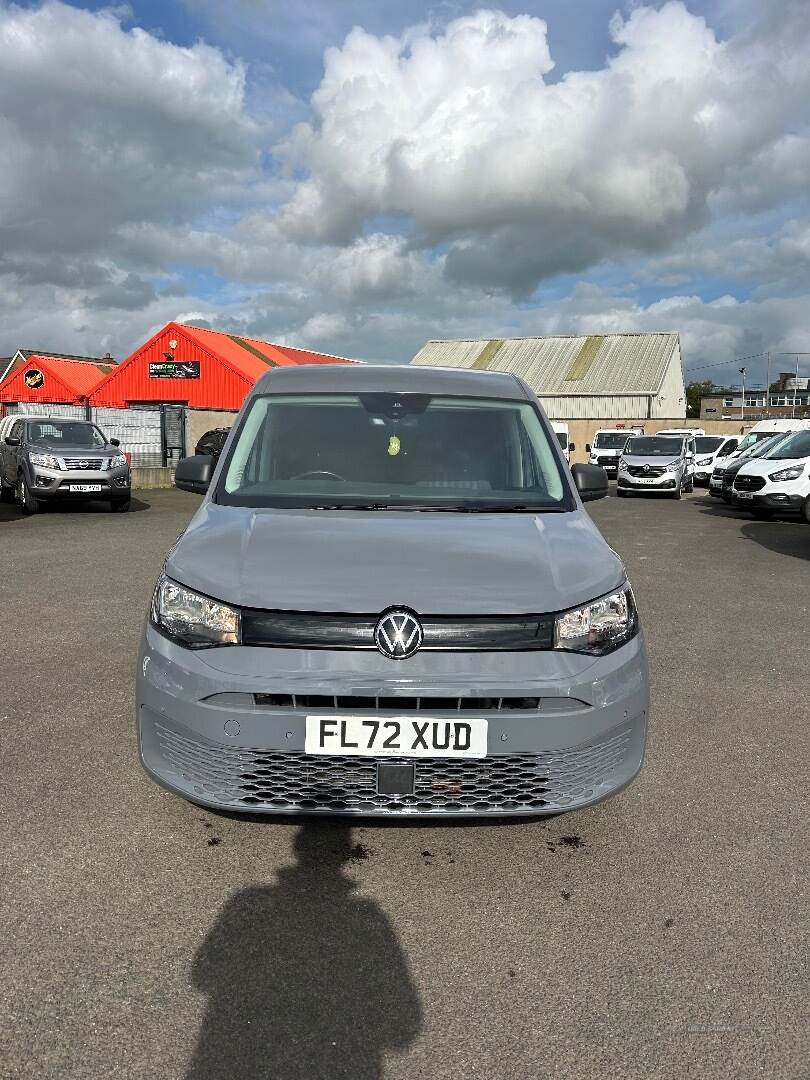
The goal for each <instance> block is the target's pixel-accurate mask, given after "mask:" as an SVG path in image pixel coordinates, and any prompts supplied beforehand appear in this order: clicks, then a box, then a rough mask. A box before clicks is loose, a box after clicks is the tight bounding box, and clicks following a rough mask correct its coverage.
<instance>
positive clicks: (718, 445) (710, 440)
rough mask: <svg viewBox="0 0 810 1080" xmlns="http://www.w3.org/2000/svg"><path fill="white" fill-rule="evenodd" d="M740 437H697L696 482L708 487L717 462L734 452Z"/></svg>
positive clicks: (699, 485)
mask: <svg viewBox="0 0 810 1080" xmlns="http://www.w3.org/2000/svg"><path fill="white" fill-rule="evenodd" d="M739 441H740V440H739V439H738V438H736V437H729V436H727V435H698V437H697V438H696V439H695V483H696V484H697V485H698V487H708V486H709V482H710V480H711V476H712V473H713V472H714V466H715V463H716V462H717V461H718V460H719V459H720V458H727V457H728V456H729V455H730V454H733V453H734V451H735V450H736V449H737V445H738V444H739Z"/></svg>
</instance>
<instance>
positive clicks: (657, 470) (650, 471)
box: [627, 465, 667, 476]
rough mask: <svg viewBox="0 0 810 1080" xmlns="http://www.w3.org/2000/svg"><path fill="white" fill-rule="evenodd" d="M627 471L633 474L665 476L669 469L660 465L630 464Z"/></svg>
mask: <svg viewBox="0 0 810 1080" xmlns="http://www.w3.org/2000/svg"><path fill="white" fill-rule="evenodd" d="M627 471H628V472H629V473H630V475H631V476H663V475H664V473H665V472H666V471H667V470H666V469H664V468H662V466H660V465H650V466H647V465H628V466H627Z"/></svg>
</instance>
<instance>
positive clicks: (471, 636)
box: [242, 609, 554, 652]
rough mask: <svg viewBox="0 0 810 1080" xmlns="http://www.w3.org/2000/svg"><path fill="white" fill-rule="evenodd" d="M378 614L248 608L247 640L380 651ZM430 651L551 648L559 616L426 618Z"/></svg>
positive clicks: (422, 618)
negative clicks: (377, 632)
mask: <svg viewBox="0 0 810 1080" xmlns="http://www.w3.org/2000/svg"><path fill="white" fill-rule="evenodd" d="M379 618H380V614H379V612H377V613H376V614H373V615H335V614H333V613H332V612H321V611H256V610H249V609H247V610H243V611H242V644H243V645H263V646H266V647H269V648H280V649H375V648H376V646H375V644H374V627H375V626H376V625H377V622H378V620H379ZM420 622H421V623H422V635H423V636H422V645H421V649H422V651H424V650H425V649H428V650H437V649H446V650H454V651H474V650H478V649H481V650H487V651H493V652H497V651H500V650H507V651H509V652H519V651H525V650H531V649H551V648H552V647H553V645H554V615H553V614H546V615H492V616H478V617H472V618H467V619H459V618H458V617H455V616H442V615H426V616H420Z"/></svg>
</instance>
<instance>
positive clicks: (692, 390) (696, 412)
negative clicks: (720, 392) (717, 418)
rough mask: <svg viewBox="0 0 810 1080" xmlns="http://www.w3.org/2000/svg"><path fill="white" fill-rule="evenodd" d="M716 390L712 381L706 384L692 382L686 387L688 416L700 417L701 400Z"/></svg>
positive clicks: (709, 380) (708, 380)
mask: <svg viewBox="0 0 810 1080" xmlns="http://www.w3.org/2000/svg"><path fill="white" fill-rule="evenodd" d="M713 389H714V383H713V382H712V381H711V379H707V380H706V382H690V383H689V385H688V386H687V387H686V415H687V416H700V399H701V397H703V395H704V394H710V393H711V392H712V390H713Z"/></svg>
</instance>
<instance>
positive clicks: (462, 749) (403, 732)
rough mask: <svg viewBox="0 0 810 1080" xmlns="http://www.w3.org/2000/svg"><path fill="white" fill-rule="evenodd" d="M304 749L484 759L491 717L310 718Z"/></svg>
mask: <svg viewBox="0 0 810 1080" xmlns="http://www.w3.org/2000/svg"><path fill="white" fill-rule="evenodd" d="M304 749H305V750H306V752H307V753H308V754H339V755H348V756H350V757H417V758H419V757H423V758H425V757H431V758H432V757H441V758H481V757H486V756H487V721H486V720H484V719H483V718H481V717H465V718H464V719H463V720H456V719H452V720H435V719H432V718H430V717H425V716H389V717H386V718H382V717H381V718H379V719H378V718H377V717H373V716H308V717H307V718H306V737H305V740H304Z"/></svg>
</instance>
